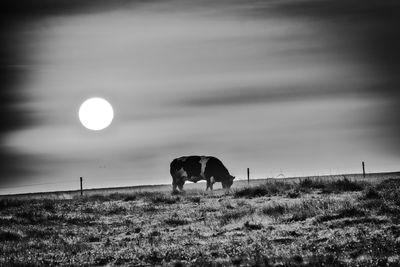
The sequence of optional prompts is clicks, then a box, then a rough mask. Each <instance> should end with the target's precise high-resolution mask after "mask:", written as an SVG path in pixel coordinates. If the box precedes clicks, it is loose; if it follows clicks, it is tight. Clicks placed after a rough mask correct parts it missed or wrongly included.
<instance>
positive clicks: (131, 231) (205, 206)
mask: <svg viewBox="0 0 400 267" xmlns="http://www.w3.org/2000/svg"><path fill="white" fill-rule="evenodd" d="M360 190H361V191H360ZM399 194H400V180H389V181H384V182H382V183H380V184H378V185H369V184H366V183H365V182H363V183H359V182H354V181H353V182H352V181H349V180H347V181H346V180H341V181H329V182H323V181H311V182H310V181H304V182H300V183H291V184H286V183H283V182H277V183H273V182H269V183H267V184H263V185H259V186H256V187H254V188H242V189H236V190H234V191H233V192H231V193H230V194H225V193H224V192H223V191H220V192H209V193H204V192H197V191H193V192H187V193H185V194H178V195H175V194H170V193H165V192H164V193H163V192H137V193H129V194H115V193H113V194H109V195H92V196H89V197H82V198H74V199H71V200H52V199H43V200H34V201H28V200H15V199H3V200H1V201H0V208H1V209H0V226H1V231H0V251H1V253H0V265H2V266H3V265H9V266H13V265H23V266H25V265H30V266H31V265H33V266H43V265H107V264H111V265H179V264H181V265H194V266H204V265H206V266H207V265H208V266H218V265H222V266H231V265H240V266H241V265H245V266H249V265H250V266H252V265H253V266H255V265H256V266H298V265H303V266H305V265H311V266H321V265H324V266H365V265H368V266H383V265H384V266H397V265H398V264H400V257H399V256H398V255H400V224H399V223H400V201H399V198H398V196H399Z"/></svg>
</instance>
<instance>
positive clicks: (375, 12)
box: [277, 0, 400, 151]
mask: <svg viewBox="0 0 400 267" xmlns="http://www.w3.org/2000/svg"><path fill="white" fill-rule="evenodd" d="M277 11H278V12H279V13H281V14H283V15H288V16H289V17H291V18H300V19H301V18H307V19H309V20H312V21H314V23H315V24H319V25H321V26H322V27H324V28H326V30H327V31H329V32H330V33H331V35H332V36H334V37H335V38H336V39H340V40H344V41H345V42H346V44H347V45H348V48H349V49H350V51H351V52H352V53H353V54H354V55H356V56H357V57H358V58H359V60H360V62H363V63H364V64H365V65H366V66H368V67H369V68H370V69H372V70H373V71H374V72H373V77H372V78H373V84H371V86H369V90H371V91H372V92H373V93H374V94H377V95H379V96H381V97H384V98H386V99H387V103H388V104H387V107H386V109H385V110H380V111H377V112H379V113H381V120H382V121H386V122H388V121H390V124H391V125H392V127H391V128H390V132H387V130H386V129H382V135H384V136H399V135H400V106H399V104H398V103H399V101H400V91H399V90H398V88H399V86H400V75H399V72H400V49H399V47H400V3H399V2H398V1H395V0H389V1H379V0H371V1H362V0H350V1H335V0H325V1H317V0H305V1H285V2H284V3H281V4H278V5H277ZM385 131H386V132H385ZM396 139H397V141H396V142H393V141H389V142H388V143H387V144H386V145H387V146H388V147H390V148H391V149H393V150H396V151H398V149H399V148H400V140H399V139H398V138H396ZM391 140H393V139H391Z"/></svg>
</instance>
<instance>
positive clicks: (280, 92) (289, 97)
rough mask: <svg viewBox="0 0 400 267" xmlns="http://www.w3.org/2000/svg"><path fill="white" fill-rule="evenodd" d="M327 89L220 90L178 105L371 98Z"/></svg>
mask: <svg viewBox="0 0 400 267" xmlns="http://www.w3.org/2000/svg"><path fill="white" fill-rule="evenodd" d="M330 86H332V87H333V88H331V89H326V88H321V86H315V85H314V86H312V85H310V86H308V87H304V86H303V87H300V86H296V87H281V88H276V87H275V88H274V87H268V85H265V86H264V87H256V88H254V87H249V88H230V89H223V90H218V91H216V92H213V93H209V94H202V95H193V94H192V95H190V96H187V97H185V98H184V99H183V100H182V99H181V100H178V103H180V104H183V105H185V106H197V107H211V106H227V105H248V104H255V103H276V102H281V101H285V102H286V101H297V100H310V99H321V98H333V97H340V98H344V97H369V96H370V95H369V92H368V91H366V90H362V89H359V88H358V89H349V88H337V87H335V86H333V85H332V84H331V85H330Z"/></svg>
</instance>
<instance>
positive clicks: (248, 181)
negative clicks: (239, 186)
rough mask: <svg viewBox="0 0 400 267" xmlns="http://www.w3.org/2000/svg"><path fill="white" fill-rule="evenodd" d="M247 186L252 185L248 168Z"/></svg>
mask: <svg viewBox="0 0 400 267" xmlns="http://www.w3.org/2000/svg"><path fill="white" fill-rule="evenodd" d="M247 184H250V168H247Z"/></svg>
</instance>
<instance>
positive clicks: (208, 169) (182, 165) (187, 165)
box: [170, 156, 235, 191]
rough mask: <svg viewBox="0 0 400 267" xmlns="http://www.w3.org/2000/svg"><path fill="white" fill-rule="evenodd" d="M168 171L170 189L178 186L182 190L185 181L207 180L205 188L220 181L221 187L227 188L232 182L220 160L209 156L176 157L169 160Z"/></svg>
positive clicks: (174, 189) (211, 186) (211, 187)
mask: <svg viewBox="0 0 400 267" xmlns="http://www.w3.org/2000/svg"><path fill="white" fill-rule="evenodd" d="M170 167H171V168H170V173H171V176H172V189H173V191H176V187H179V190H180V191H183V185H184V184H185V181H190V182H194V183H197V182H198V181H200V180H206V181H207V188H206V190H208V188H210V189H211V190H212V189H213V184H214V183H216V182H221V184H222V187H223V188H225V189H229V188H230V187H231V185H232V183H233V179H235V177H234V176H231V175H230V174H229V172H228V170H227V169H226V168H225V166H224V164H222V162H221V161H220V160H219V159H217V158H215V157H209V156H188V157H180V158H176V159H174V160H173V161H172V162H171V165H170Z"/></svg>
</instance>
